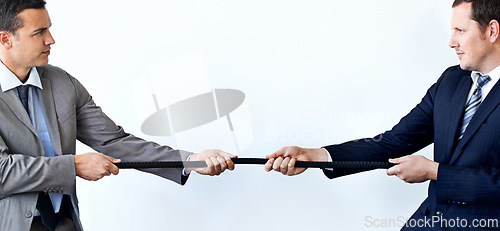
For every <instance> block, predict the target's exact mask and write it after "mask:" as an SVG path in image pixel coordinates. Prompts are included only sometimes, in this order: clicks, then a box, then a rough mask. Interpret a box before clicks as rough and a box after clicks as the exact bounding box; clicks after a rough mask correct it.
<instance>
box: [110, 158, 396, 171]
mask: <svg viewBox="0 0 500 231" xmlns="http://www.w3.org/2000/svg"><path fill="white" fill-rule="evenodd" d="M231 160H232V161H233V162H234V163H235V164H261V165H262V164H265V163H266V162H267V159H264V158H232V159H231ZM115 165H116V166H117V167H118V168H121V169H128V168H137V169H140V168H204V167H207V164H206V163H205V161H185V162H183V161H157V162H122V163H117V164H115ZM392 166H394V164H391V163H389V162H375V161H333V162H317V161H297V162H295V167H301V168H334V169H379V168H382V169H387V168H390V167H392Z"/></svg>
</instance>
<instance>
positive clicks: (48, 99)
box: [37, 68, 62, 156]
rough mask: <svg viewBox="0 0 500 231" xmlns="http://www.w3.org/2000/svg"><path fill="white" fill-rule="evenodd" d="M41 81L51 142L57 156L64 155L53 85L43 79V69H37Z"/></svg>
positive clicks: (43, 103) (42, 101) (41, 94)
mask: <svg viewBox="0 0 500 231" xmlns="http://www.w3.org/2000/svg"><path fill="white" fill-rule="evenodd" d="M37 70H38V74H39V75H40V80H41V82H42V86H43V90H40V91H39V92H40V95H39V96H40V97H41V103H42V108H43V110H44V114H45V120H46V123H47V129H48V130H49V134H50V140H51V143H52V148H53V149H54V154H55V155H56V156H58V155H62V150H61V136H60V134H59V126H58V123H57V115H56V108H55V103H54V96H53V94H52V84H51V82H50V80H49V79H47V78H44V77H43V69H41V68H37Z"/></svg>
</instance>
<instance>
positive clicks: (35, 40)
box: [9, 9, 54, 68]
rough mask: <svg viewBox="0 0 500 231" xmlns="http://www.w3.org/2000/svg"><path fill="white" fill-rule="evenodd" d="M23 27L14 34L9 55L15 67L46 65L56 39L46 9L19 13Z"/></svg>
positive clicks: (27, 10)
mask: <svg viewBox="0 0 500 231" xmlns="http://www.w3.org/2000/svg"><path fill="white" fill-rule="evenodd" d="M18 17H20V18H21V20H22V21H23V27H22V28H20V29H19V30H17V32H16V33H14V34H13V35H12V39H11V41H12V49H10V52H9V55H10V57H11V60H12V62H13V65H15V67H14V68H31V67H39V66H44V65H46V64H47V63H48V62H49V54H50V46H51V45H52V44H54V39H53V38H52V35H51V34H50V32H49V29H48V28H49V27H50V26H51V22H50V18H49V13H48V12H47V10H46V9H26V10H23V11H21V12H20V13H19V14H18Z"/></svg>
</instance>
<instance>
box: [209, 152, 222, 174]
mask: <svg viewBox="0 0 500 231" xmlns="http://www.w3.org/2000/svg"><path fill="white" fill-rule="evenodd" d="M210 160H211V161H212V163H213V164H214V175H219V174H220V173H221V166H220V163H219V161H218V160H217V157H216V156H211V157H210Z"/></svg>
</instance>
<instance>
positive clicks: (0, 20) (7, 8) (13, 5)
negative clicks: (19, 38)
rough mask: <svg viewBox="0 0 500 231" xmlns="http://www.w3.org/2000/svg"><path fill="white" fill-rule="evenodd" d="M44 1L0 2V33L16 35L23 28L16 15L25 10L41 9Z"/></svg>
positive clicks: (0, 0) (8, 0)
mask: <svg viewBox="0 0 500 231" xmlns="http://www.w3.org/2000/svg"><path fill="white" fill-rule="evenodd" d="M45 4H46V3H45V0H0V31H7V32H10V33H16V31H17V30H18V29H19V28H21V27H23V21H22V20H21V18H19V17H18V16H17V15H18V14H19V13H20V12H21V11H23V10H26V9H43V8H45Z"/></svg>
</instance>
